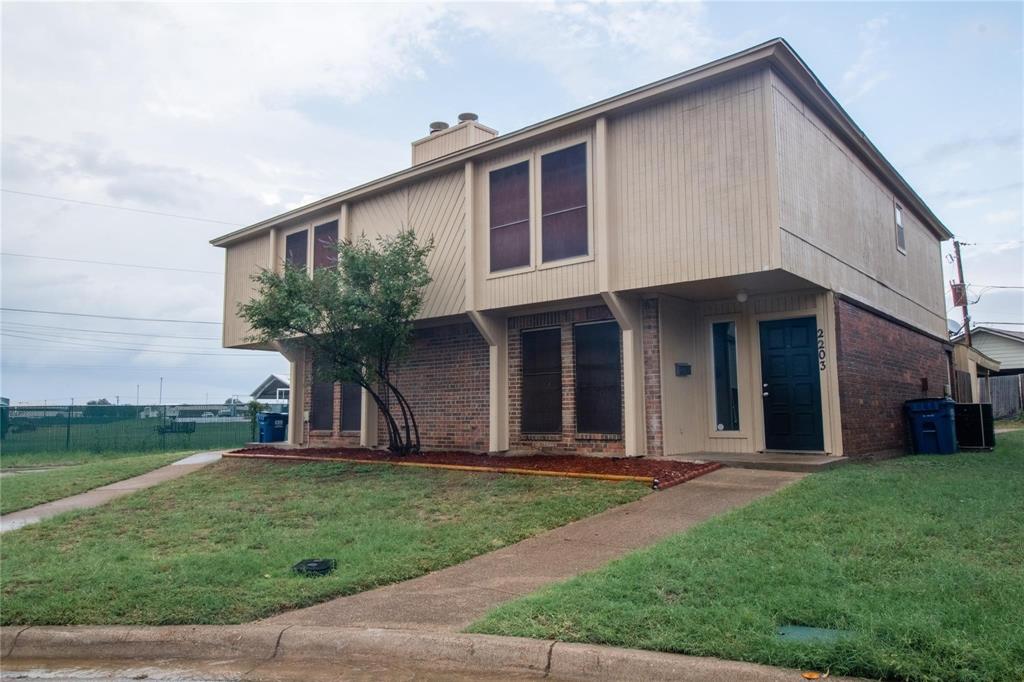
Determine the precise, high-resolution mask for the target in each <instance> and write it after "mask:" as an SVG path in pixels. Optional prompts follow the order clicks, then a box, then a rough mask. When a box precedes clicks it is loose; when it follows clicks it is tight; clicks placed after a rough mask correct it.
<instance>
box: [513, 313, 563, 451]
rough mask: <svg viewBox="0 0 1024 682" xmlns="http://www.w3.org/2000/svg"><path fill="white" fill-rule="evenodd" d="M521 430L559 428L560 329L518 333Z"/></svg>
mask: <svg viewBox="0 0 1024 682" xmlns="http://www.w3.org/2000/svg"><path fill="white" fill-rule="evenodd" d="M521 338H522V346H523V396H522V412H523V414H522V430H523V433H561V431H562V332H561V331H560V330H558V329H538V330H533V331H524V332H523V333H522V337H521Z"/></svg>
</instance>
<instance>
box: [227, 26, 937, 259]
mask: <svg viewBox="0 0 1024 682" xmlns="http://www.w3.org/2000/svg"><path fill="white" fill-rule="evenodd" d="M758 63H765V64H771V65H772V66H774V67H776V68H777V69H779V70H780V72H781V73H783V74H784V75H787V76H788V77H789V78H790V80H791V81H793V82H795V83H796V84H797V85H798V86H799V90H800V92H801V94H802V95H804V96H808V97H809V98H810V99H811V100H813V104H814V105H815V107H816V108H817V109H818V111H819V112H820V113H822V114H824V115H825V117H826V120H828V121H830V122H831V123H832V124H833V125H834V126H835V127H836V128H837V129H838V131H839V132H840V133H842V135H843V137H845V138H847V142H848V143H850V144H851V145H853V147H854V149H855V151H856V152H857V153H858V154H860V155H861V156H862V157H863V158H865V159H866V160H867V161H868V162H869V163H870V164H871V165H873V166H874V167H876V168H877V169H878V171H879V172H880V173H881V174H882V176H883V178H884V179H885V180H886V182H887V183H888V184H889V185H890V187H891V189H893V191H894V192H895V193H896V194H898V195H901V199H902V200H903V202H904V203H905V204H906V205H907V207H908V208H910V209H911V210H913V211H914V212H915V213H916V214H917V215H918V216H919V217H920V218H922V219H923V220H924V222H925V224H926V226H927V227H928V228H929V229H930V230H931V231H932V233H933V234H935V235H936V236H937V237H938V238H939V239H940V240H946V239H950V238H952V236H953V235H952V233H951V232H950V231H949V230H948V229H947V228H946V226H945V225H943V224H942V222H941V221H940V220H939V219H938V218H937V217H936V216H935V214H934V213H933V212H932V211H931V209H929V208H928V206H927V205H926V204H925V203H924V200H922V199H921V198H920V197H919V196H918V195H917V193H916V192H915V191H914V190H913V189H912V188H911V187H910V185H909V183H907V181H906V180H904V179H903V176H901V175H900V174H899V172H898V171H896V169H895V168H894V167H893V166H892V164H890V163H889V161H888V160H886V158H885V157H884V156H882V153H881V152H880V151H878V148H877V147H875V145H874V144H873V143H872V142H871V141H870V140H869V139H868V138H867V136H866V135H865V134H864V132H863V131H862V130H861V129H860V128H859V127H858V126H857V124H856V123H854V122H853V119H852V118H850V116H849V114H847V113H846V111H845V110H844V109H843V108H842V106H841V105H840V104H839V102H838V101H837V100H836V99H835V97H833V96H832V94H831V93H830V92H829V91H828V89H827V88H826V87H825V86H824V85H823V84H822V83H821V81H819V80H818V78H817V76H815V75H814V73H813V72H812V71H811V70H810V68H809V67H808V66H807V64H805V63H804V61H803V60H802V59H801V58H800V56H799V55H798V54H797V53H796V52H795V51H794V50H793V48H792V47H790V45H789V43H787V42H786V41H785V40H784V39H782V38H774V39H772V40H769V41H767V42H765V43H762V44H760V45H755V46H754V47H751V48H748V49H746V50H743V51H742V52H737V53H736V54H733V55H729V56H727V57H722V58H721V59H717V60H715V61H713V62H709V63H707V64H703V65H701V66H698V67H695V68H693V69H690V70H689V71H684V72H682V73H679V74H676V75H674V76H669V77H668V78H664V79H662V80H659V81H655V82H654V83H649V84H647V85H643V86H640V87H638V88H634V89H633V90H629V91H627V92H624V93H622V94H619V95H615V96H613V97H609V98H607V99H604V100H601V101H599V102H595V103H594V104H590V105H587V106H585V107H581V108H579V109H575V110H573V111H570V112H567V113H565V114H561V115H559V116H555V117H554V118H550V119H547V120H545V121H541V122H539V123H535V124H533V125H530V126H526V127H525V128H521V129H519V130H516V131H513V132H510V133H506V134H505V135H499V136H497V137H495V138H492V139H490V140H487V141H485V142H480V143H478V144H475V145H472V146H470V147H467V148H465V149H462V150H459V151H456V152H452V153H451V154H447V155H445V156H441V157H438V158H436V159H433V160H431V161H427V162H424V163H421V164H417V165H415V166H412V167H410V168H404V169H402V170H400V171H397V172H395V173H392V174H390V175H386V176H384V177H382V178H377V179H376V180H371V181H370V182H367V183H364V184H362V185H358V186H356V187H353V188H351V189H348V190H345V191H343V192H338V193H336V194H332V195H330V196H327V197H324V198H323V199H319V200H317V201H314V202H312V203H309V204H306V205H305V206H300V207H298V208H295V209H292V210H291V211H287V212H285V213H281V214H279V215H276V216H273V217H272V218H268V219H266V220H262V221H260V222H257V223H253V224H252V225H249V226H247V227H243V228H241V229H239V230H235V231H233V232H229V233H228V234H225V235H222V236H220V237H217V238H215V239H212V240H210V243H211V244H213V245H214V246H228V245H229V244H231V243H233V242H237V241H241V240H244V239H247V238H249V237H251V236H254V235H256V234H258V233H260V232H262V231H263V230H265V229H269V228H271V227H273V226H275V225H280V224H282V223H287V222H288V221H291V220H295V219H298V218H301V217H303V216H307V215H309V214H313V213H316V212H319V211H326V210H328V209H330V208H332V207H336V206H338V205H340V204H341V203H343V202H346V201H351V200H353V199H356V198H360V197H365V196H367V195H370V194H375V193H379V192H383V191H386V190H388V189H390V188H392V187H394V186H395V185H399V184H401V183H404V182H406V181H408V180H410V179H412V178H415V177H419V176H427V175H431V174H435V173H440V172H443V171H446V170H450V169H453V168H455V167H458V166H460V165H461V164H463V163H464V162H465V161H467V160H470V159H472V158H474V157H477V156H480V155H483V154H489V153H494V152H497V151H498V150H501V149H503V148H506V147H509V146H511V145H515V144H519V143H521V142H523V141H525V140H528V139H530V138H533V137H536V136H539V135H544V134H546V133H550V132H552V131H555V130H558V129H560V128H566V127H572V126H578V125H582V124H585V123H587V122H590V121H593V120H595V119H597V118H600V117H601V116H605V115H607V114H609V113H611V112H614V111H618V110H620V109H625V108H628V107H631V106H636V105H637V104H639V103H641V102H644V101H647V100H651V99H656V98H660V97H664V96H666V95H669V94H672V93H674V92H677V91H679V90H683V89H685V88H688V87H692V86H693V85H694V84H695V83H698V82H701V81H705V80H707V79H710V78H715V77H717V76H721V75H723V74H725V73H729V72H735V71H738V70H740V69H744V68H750V67H752V66H753V65H756V64H758Z"/></svg>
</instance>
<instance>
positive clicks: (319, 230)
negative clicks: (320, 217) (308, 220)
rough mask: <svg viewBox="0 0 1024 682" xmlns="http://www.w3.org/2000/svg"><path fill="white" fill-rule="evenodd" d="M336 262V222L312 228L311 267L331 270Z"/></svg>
mask: <svg viewBox="0 0 1024 682" xmlns="http://www.w3.org/2000/svg"><path fill="white" fill-rule="evenodd" d="M337 262H338V221H337V220H332V221H331V222H329V223H324V224H323V225H317V226H316V227H315V228H313V267H314V268H331V267H334V265H335V264H336V263H337Z"/></svg>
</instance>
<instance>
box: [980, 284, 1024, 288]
mask: <svg viewBox="0 0 1024 682" xmlns="http://www.w3.org/2000/svg"><path fill="white" fill-rule="evenodd" d="M967 286H969V287H977V288H978V289H1024V286H1017V285H1009V284H968V285H967Z"/></svg>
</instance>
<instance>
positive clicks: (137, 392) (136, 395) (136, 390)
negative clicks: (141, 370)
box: [135, 384, 139, 405]
mask: <svg viewBox="0 0 1024 682" xmlns="http://www.w3.org/2000/svg"><path fill="white" fill-rule="evenodd" d="M135 404H136V405H138V404H139V384H135Z"/></svg>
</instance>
